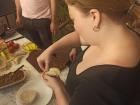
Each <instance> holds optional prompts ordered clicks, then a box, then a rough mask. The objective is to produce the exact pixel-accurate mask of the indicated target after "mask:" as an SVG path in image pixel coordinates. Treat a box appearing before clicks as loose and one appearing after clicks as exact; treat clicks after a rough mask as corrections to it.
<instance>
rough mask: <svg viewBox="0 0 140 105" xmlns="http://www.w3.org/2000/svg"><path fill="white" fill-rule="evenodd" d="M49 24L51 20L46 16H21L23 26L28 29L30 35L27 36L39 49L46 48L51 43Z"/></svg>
mask: <svg viewBox="0 0 140 105" xmlns="http://www.w3.org/2000/svg"><path fill="white" fill-rule="evenodd" d="M50 24H51V20H50V19H47V18H43V19H28V18H25V17H23V28H24V29H25V30H26V31H28V33H29V35H30V36H29V37H27V38H28V39H29V40H31V41H32V42H34V43H35V44H36V45H37V46H38V47H39V48H41V49H46V48H47V47H49V46H50V45H51V44H52V33H51V31H50Z"/></svg>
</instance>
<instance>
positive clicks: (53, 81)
mask: <svg viewBox="0 0 140 105" xmlns="http://www.w3.org/2000/svg"><path fill="white" fill-rule="evenodd" d="M42 78H43V80H44V82H45V83H46V84H47V85H48V86H49V87H51V88H52V89H53V91H54V92H57V91H61V90H63V89H64V83H63V82H62V80H61V79H60V78H59V77H58V76H48V75H46V74H45V72H44V73H43V74H42Z"/></svg>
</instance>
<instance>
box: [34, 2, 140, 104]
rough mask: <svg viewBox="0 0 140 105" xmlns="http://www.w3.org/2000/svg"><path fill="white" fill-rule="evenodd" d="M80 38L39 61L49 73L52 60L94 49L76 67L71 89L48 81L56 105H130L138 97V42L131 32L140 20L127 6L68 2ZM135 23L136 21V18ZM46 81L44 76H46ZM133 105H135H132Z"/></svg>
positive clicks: (74, 37) (69, 82)
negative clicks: (81, 48) (79, 49)
mask: <svg viewBox="0 0 140 105" xmlns="http://www.w3.org/2000/svg"><path fill="white" fill-rule="evenodd" d="M66 3H67V4H68V9H69V14H70V17H71V19H72V20H73V22H74V27H75V32H73V33H70V34H68V35H66V36H65V37H63V38H62V39H60V40H59V41H57V42H56V43H54V44H53V45H52V46H50V47H49V48H48V49H46V50H45V51H44V52H43V53H42V54H41V55H40V56H39V57H38V59H37V61H38V64H39V66H40V67H41V69H42V70H48V68H49V64H50V63H51V60H52V58H53V55H54V54H55V55H59V53H63V52H64V51H65V53H64V56H68V54H69V51H70V50H71V49H72V48H73V47H78V46H81V45H89V46H90V47H89V48H88V49H87V50H86V51H85V52H84V54H83V55H82V56H81V57H82V58H81V59H78V60H77V61H75V63H74V65H73V67H72V68H71V69H72V70H70V72H69V74H68V78H67V89H66V88H65V86H64V84H63V83H62V82H61V81H60V79H59V78H56V77H50V76H47V80H45V82H46V83H47V84H48V85H49V86H50V87H51V88H52V89H53V91H54V94H55V97H56V104H57V105H129V104H131V105H132V103H133V102H134V99H135V96H136V94H135V93H136V87H137V86H136V85H137V82H138V81H137V77H138V76H137V74H138V68H139V66H138V64H139V60H140V39H139V36H138V35H137V34H136V33H135V32H133V31H132V30H130V29H129V28H128V27H127V26H126V24H125V23H126V20H127V19H129V21H128V22H130V23H131V19H130V18H128V17H132V16H133V17H134V16H136V15H135V13H136V12H137V14H138V15H139V13H138V12H140V8H139V6H137V5H136V3H135V2H134V3H130V2H129V1H128V0H66ZM133 19H134V18H133ZM43 76H44V75H43ZM133 104H134V103H133Z"/></svg>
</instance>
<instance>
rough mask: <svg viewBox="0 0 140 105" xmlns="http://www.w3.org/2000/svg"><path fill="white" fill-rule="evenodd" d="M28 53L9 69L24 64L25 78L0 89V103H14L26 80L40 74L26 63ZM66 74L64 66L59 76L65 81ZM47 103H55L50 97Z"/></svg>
mask: <svg viewBox="0 0 140 105" xmlns="http://www.w3.org/2000/svg"><path fill="white" fill-rule="evenodd" d="M20 36H22V35H20V34H18V33H16V34H15V35H14V36H13V37H11V38H9V39H7V40H11V39H15V38H17V37H20ZM16 42H17V43H19V44H20V45H22V44H24V43H26V42H29V40H27V39H26V38H23V39H19V40H17V41H16ZM27 56H28V55H26V56H25V57H24V58H23V59H22V61H21V63H20V64H18V65H14V66H13V67H12V68H11V69H12V70H14V69H16V68H18V67H20V66H21V65H24V68H25V69H26V70H27V73H28V75H27V79H26V80H25V81H24V82H22V83H19V84H17V85H14V86H11V87H8V88H5V89H1V90H0V105H16V93H17V91H18V90H19V89H20V88H21V87H22V86H23V85H24V84H25V83H27V82H29V81H30V80H32V79H34V78H35V77H37V76H40V74H39V73H38V72H37V70H36V69H35V68H34V67H33V66H32V65H31V64H30V63H28V61H26V58H27ZM67 74H68V67H67V68H65V70H63V71H62V72H61V75H60V78H61V79H62V80H63V81H65V80H66V77H67ZM48 105H55V104H54V98H53V97H52V99H51V101H50V103H49V104H48Z"/></svg>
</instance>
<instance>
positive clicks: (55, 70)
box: [45, 67, 60, 76]
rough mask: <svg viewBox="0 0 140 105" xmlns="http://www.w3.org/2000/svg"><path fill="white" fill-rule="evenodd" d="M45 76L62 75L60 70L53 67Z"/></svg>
mask: <svg viewBox="0 0 140 105" xmlns="http://www.w3.org/2000/svg"><path fill="white" fill-rule="evenodd" d="M45 74H47V75H49V76H59V75H60V69H59V68H56V67H52V68H50V69H49V71H48V72H45Z"/></svg>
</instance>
